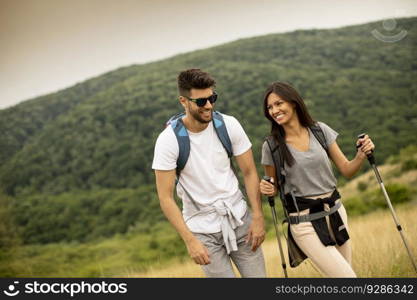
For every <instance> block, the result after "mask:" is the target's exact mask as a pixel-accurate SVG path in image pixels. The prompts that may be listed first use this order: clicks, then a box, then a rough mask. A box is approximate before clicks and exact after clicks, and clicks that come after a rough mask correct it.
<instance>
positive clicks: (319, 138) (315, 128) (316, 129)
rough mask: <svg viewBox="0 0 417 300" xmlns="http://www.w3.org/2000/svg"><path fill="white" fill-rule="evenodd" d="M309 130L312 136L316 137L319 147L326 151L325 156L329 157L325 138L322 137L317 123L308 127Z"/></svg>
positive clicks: (322, 133)
mask: <svg viewBox="0 0 417 300" xmlns="http://www.w3.org/2000/svg"><path fill="white" fill-rule="evenodd" d="M310 130H311V132H312V133H313V135H314V136H315V137H316V139H317V141H319V143H320V145H321V146H322V147H323V149H324V150H326V153H327V156H329V157H330V155H329V147H327V141H326V136H325V135H324V132H323V129H321V127H320V125H319V124H318V123H314V125H312V126H310Z"/></svg>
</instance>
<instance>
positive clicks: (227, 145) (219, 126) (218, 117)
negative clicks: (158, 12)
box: [213, 111, 233, 158]
mask: <svg viewBox="0 0 417 300" xmlns="http://www.w3.org/2000/svg"><path fill="white" fill-rule="evenodd" d="M213 125H214V129H215V130H216V133H217V136H218V137H219V140H220V142H221V143H222V145H223V147H224V149H225V150H226V152H227V156H228V157H229V158H231V157H232V156H233V149H232V142H231V141H230V137H229V134H228V133H227V128H226V124H225V123H224V119H223V116H222V114H221V113H219V112H218V111H215V112H213Z"/></svg>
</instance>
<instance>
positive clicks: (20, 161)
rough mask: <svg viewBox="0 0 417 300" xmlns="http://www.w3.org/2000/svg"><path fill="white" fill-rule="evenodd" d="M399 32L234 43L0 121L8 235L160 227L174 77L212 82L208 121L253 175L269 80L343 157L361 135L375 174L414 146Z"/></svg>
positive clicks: (311, 33) (407, 24)
mask: <svg viewBox="0 0 417 300" xmlns="http://www.w3.org/2000/svg"><path fill="white" fill-rule="evenodd" d="M398 25H399V26H400V27H401V28H406V29H407V30H408V35H407V36H406V37H405V38H404V39H403V40H401V41H398V42H396V43H384V42H381V41H379V40H377V39H375V38H374V37H373V36H372V35H371V31H372V29H374V28H378V26H380V25H379V23H370V24H365V25H359V26H350V27H344V28H339V29H331V30H298V31H294V32H289V33H285V34H271V35H266V36H260V37H255V38H249V39H242V40H238V41H235V42H232V43H228V44H225V45H221V46H217V47H213V48H209V49H204V50H199V51H195V52H192V53H186V54H182V55H178V56H175V57H172V58H169V59H166V60H162V61H158V62H154V63H149V64H143V65H134V66H129V67H124V68H121V69H118V70H115V71H112V72H110V73H107V74H103V75H102V76H99V77H97V78H93V79H90V80H87V81H85V82H82V83H79V84H77V85H75V86H73V87H70V88H67V89H65V90H62V91H59V92H57V93H54V94H50V95H46V96H43V97H40V98H36V99H31V100H29V101H26V102H24V103H21V104H19V105H16V106H14V107H11V108H8V109H4V110H0V188H1V191H2V193H3V195H4V199H7V201H6V200H5V201H3V202H2V203H3V204H2V208H1V209H2V210H3V211H6V210H7V211H8V212H10V215H12V216H13V218H12V219H11V220H8V221H7V222H8V223H7V226H9V227H10V226H14V227H16V234H17V235H18V236H19V239H21V241H22V243H24V244H47V243H52V242H70V241H77V242H84V241H90V240H94V239H98V238H101V237H110V236H114V235H115V234H124V233H126V232H128V231H129V229H130V228H132V227H135V226H136V227H135V228H136V230H139V229H140V230H142V231H141V232H146V231H148V232H149V230H151V229H150V228H152V226H154V225H155V224H157V223H159V222H160V221H162V220H164V217H163V215H162V213H161V212H160V209H159V204H158V199H157V197H156V193H155V187H154V174H153V171H152V170H151V162H152V158H153V147H154V143H155V140H156V138H157V136H158V134H159V133H160V131H161V130H163V128H164V124H165V122H166V120H167V119H168V118H169V117H170V116H171V115H173V114H175V113H177V112H178V111H180V106H179V104H178V101H177V89H176V76H177V75H178V73H179V71H181V70H184V69H187V68H195V67H197V68H201V69H203V70H205V71H208V72H210V73H211V74H212V75H213V77H214V78H215V79H216V80H217V87H216V91H217V93H218V94H219V98H218V102H217V103H216V109H217V110H219V111H221V112H223V113H226V114H231V115H233V116H235V117H236V118H237V119H238V120H239V121H240V122H241V123H242V125H243V127H244V128H245V130H246V132H247V133H248V135H249V137H250V139H251V141H252V143H253V150H254V155H255V160H256V162H258V164H259V162H260V150H261V144H262V142H263V139H264V137H265V136H266V135H268V132H269V125H268V122H267V121H266V120H265V119H264V117H263V112H262V96H263V92H264V90H265V88H266V86H267V85H268V84H269V83H271V82H273V81H276V80H281V81H286V82H289V83H291V84H292V85H294V86H295V87H296V88H297V89H298V90H299V91H300V93H301V95H302V96H303V97H304V98H305V100H306V102H307V105H308V107H309V109H310V110H311V112H312V115H313V118H314V119H316V120H320V121H322V122H325V123H327V124H329V125H330V126H331V127H332V128H334V129H335V130H336V131H338V132H339V133H340V136H339V138H338V143H339V145H340V147H341V149H342V150H343V151H344V152H345V153H346V154H347V156H348V157H352V156H353V155H354V152H355V147H354V143H355V140H356V136H357V134H359V133H361V132H367V133H369V135H370V136H371V137H372V138H373V140H374V142H375V144H376V145H377V150H376V153H375V155H376V157H377V160H378V162H381V163H382V162H384V161H385V160H386V159H387V158H388V157H390V156H391V155H395V154H398V152H399V150H400V149H402V148H404V147H406V146H409V145H416V144H417V135H416V134H415V131H416V125H417V101H416V100H417V59H416V53H417V36H416V34H417V33H416V32H417V18H406V19H400V20H398ZM259 167H260V164H259ZM259 170H260V169H259ZM4 203H7V204H4ZM4 222H6V221H4ZM10 224H11V225H10ZM137 228H139V229H137Z"/></svg>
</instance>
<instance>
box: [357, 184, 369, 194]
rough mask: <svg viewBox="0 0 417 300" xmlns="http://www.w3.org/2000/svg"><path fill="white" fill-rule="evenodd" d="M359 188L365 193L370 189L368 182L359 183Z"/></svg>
mask: <svg viewBox="0 0 417 300" xmlns="http://www.w3.org/2000/svg"><path fill="white" fill-rule="evenodd" d="M357 188H358V190H359V191H361V192H363V191H365V190H366V189H367V188H368V184H367V183H366V182H363V181H359V182H358V186H357Z"/></svg>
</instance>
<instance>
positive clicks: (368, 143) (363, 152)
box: [356, 135, 375, 158]
mask: <svg viewBox="0 0 417 300" xmlns="http://www.w3.org/2000/svg"><path fill="white" fill-rule="evenodd" d="M356 146H357V147H358V152H357V154H356V155H358V156H360V157H361V158H366V156H367V155H369V154H371V153H372V151H373V150H374V149H375V145H374V143H373V142H372V140H371V139H370V137H369V136H368V135H365V136H364V137H363V138H360V139H358V140H357V141H356Z"/></svg>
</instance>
